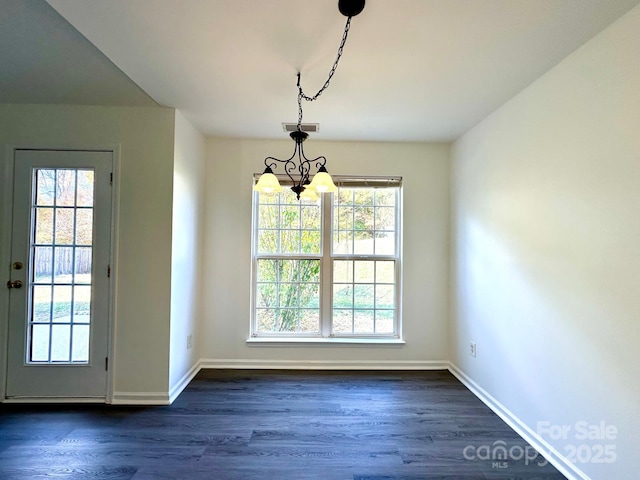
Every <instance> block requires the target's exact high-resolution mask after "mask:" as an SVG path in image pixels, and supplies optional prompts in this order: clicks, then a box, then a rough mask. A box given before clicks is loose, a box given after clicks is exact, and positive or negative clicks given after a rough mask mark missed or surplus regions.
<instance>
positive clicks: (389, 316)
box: [375, 310, 394, 333]
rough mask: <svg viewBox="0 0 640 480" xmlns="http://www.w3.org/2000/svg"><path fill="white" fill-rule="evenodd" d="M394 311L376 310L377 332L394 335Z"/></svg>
mask: <svg viewBox="0 0 640 480" xmlns="http://www.w3.org/2000/svg"><path fill="white" fill-rule="evenodd" d="M393 319H394V311H393V310H376V332H375V333H393Z"/></svg>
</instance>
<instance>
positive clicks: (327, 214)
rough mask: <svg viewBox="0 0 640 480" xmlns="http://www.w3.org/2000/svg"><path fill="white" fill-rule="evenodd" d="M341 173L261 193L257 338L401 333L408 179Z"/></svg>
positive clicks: (256, 242) (257, 197)
mask: <svg viewBox="0 0 640 480" xmlns="http://www.w3.org/2000/svg"><path fill="white" fill-rule="evenodd" d="M334 180H336V184H337V185H338V192H336V193H334V194H333V195H327V194H325V195H322V198H321V199H320V200H319V201H317V202H313V201H308V200H297V199H296V196H295V194H294V193H293V192H292V191H291V190H290V189H288V188H285V191H283V192H282V193H279V194H276V195H265V194H260V193H258V192H254V229H253V295H252V312H253V315H252V323H251V335H252V336H253V337H278V338H285V337H286V338H291V337H293V338H295V337H305V338H306V337H319V338H330V337H334V338H335V337H363V338H398V337H399V336H400V327H399V325H400V321H399V312H400V309H399V304H400V302H399V299H400V295H399V292H400V281H399V279H400V254H399V252H400V248H399V245H400V233H401V232H400V227H399V226H400V179H399V178H385V179H379V178H375V179H373V178H370V179H358V180H355V179H339V178H335V179H334ZM282 183H283V185H285V183H284V182H282Z"/></svg>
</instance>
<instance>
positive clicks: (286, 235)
mask: <svg viewBox="0 0 640 480" xmlns="http://www.w3.org/2000/svg"><path fill="white" fill-rule="evenodd" d="M280 252H281V253H300V230H280Z"/></svg>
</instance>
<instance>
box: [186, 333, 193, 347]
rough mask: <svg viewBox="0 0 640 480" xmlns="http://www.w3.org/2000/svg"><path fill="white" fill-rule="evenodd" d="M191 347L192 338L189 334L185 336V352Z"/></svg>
mask: <svg viewBox="0 0 640 480" xmlns="http://www.w3.org/2000/svg"><path fill="white" fill-rule="evenodd" d="M191 347H193V337H192V336H191V334H189V335H187V350H189V349H190V348H191Z"/></svg>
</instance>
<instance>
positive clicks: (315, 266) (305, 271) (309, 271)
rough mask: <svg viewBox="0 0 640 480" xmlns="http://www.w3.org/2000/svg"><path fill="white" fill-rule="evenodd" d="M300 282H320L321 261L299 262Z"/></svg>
mask: <svg viewBox="0 0 640 480" xmlns="http://www.w3.org/2000/svg"><path fill="white" fill-rule="evenodd" d="M298 268H299V274H298V281H300V282H313V283H318V282H320V261H319V260H299V261H298Z"/></svg>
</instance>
